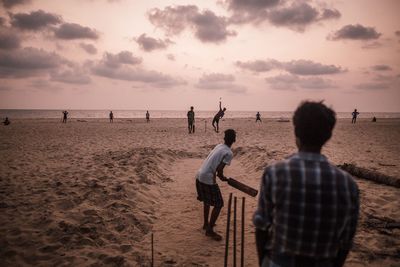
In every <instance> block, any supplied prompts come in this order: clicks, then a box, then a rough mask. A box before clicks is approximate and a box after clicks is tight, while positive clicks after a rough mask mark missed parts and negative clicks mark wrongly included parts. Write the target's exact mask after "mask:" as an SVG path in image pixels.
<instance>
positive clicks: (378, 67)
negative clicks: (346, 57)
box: [371, 65, 392, 71]
mask: <svg viewBox="0 0 400 267" xmlns="http://www.w3.org/2000/svg"><path fill="white" fill-rule="evenodd" d="M371 69H372V70H375V71H389V70H392V67H390V66H388V65H374V66H372V67H371Z"/></svg>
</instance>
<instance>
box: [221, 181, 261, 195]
mask: <svg viewBox="0 0 400 267" xmlns="http://www.w3.org/2000/svg"><path fill="white" fill-rule="evenodd" d="M228 184H229V185H230V186H232V187H234V188H236V189H238V190H240V191H242V192H243V193H246V194H248V195H250V196H252V197H255V196H257V194H258V190H256V189H254V188H252V187H250V186H248V185H245V184H243V183H241V182H239V181H238V180H235V179H233V178H228Z"/></svg>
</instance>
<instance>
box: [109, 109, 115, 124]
mask: <svg viewBox="0 0 400 267" xmlns="http://www.w3.org/2000/svg"><path fill="white" fill-rule="evenodd" d="M113 122H114V113H113V112H112V111H110V123H113Z"/></svg>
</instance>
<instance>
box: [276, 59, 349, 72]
mask: <svg viewBox="0 0 400 267" xmlns="http://www.w3.org/2000/svg"><path fill="white" fill-rule="evenodd" d="M283 68H284V69H285V70H286V71H288V72H290V73H292V74H297V75H324V74H336V73H340V72H343V70H342V69H341V68H340V67H337V66H335V65H322V64H321V63H316V62H313V61H311V60H293V61H290V62H288V63H284V64H283Z"/></svg>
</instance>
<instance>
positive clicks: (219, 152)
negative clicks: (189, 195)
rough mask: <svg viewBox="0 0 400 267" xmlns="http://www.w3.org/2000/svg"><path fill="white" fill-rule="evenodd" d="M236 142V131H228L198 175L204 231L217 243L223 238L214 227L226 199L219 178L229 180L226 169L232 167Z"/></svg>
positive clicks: (198, 192) (197, 181) (197, 182)
mask: <svg viewBox="0 0 400 267" xmlns="http://www.w3.org/2000/svg"><path fill="white" fill-rule="evenodd" d="M235 141H236V132H235V130H233V129H228V130H226V131H225V136H224V143H223V144H219V145H217V146H216V147H214V149H213V150H212V151H211V152H210V154H208V156H207V158H206V159H205V160H204V162H203V164H202V165H201V167H200V169H199V171H198V172H197V174H196V191H197V200H199V201H201V202H203V218H204V223H203V230H205V231H206V233H205V234H206V236H208V237H210V238H212V239H213V240H215V241H220V240H221V239H222V237H221V236H220V235H219V234H217V233H216V232H215V231H214V226H215V222H216V221H217V219H218V216H219V213H220V211H221V208H222V207H223V206H224V199H223V198H222V194H221V191H220V189H219V186H218V184H217V177H218V178H219V179H220V180H221V181H224V182H226V181H227V180H228V178H226V177H225V176H224V168H225V166H226V165H230V163H231V161H232V158H233V153H232V150H231V147H232V144H233V143H234V142H235ZM210 206H213V207H214V208H213V210H212V212H211V216H209V214H210ZM209 217H210V219H209Z"/></svg>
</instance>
